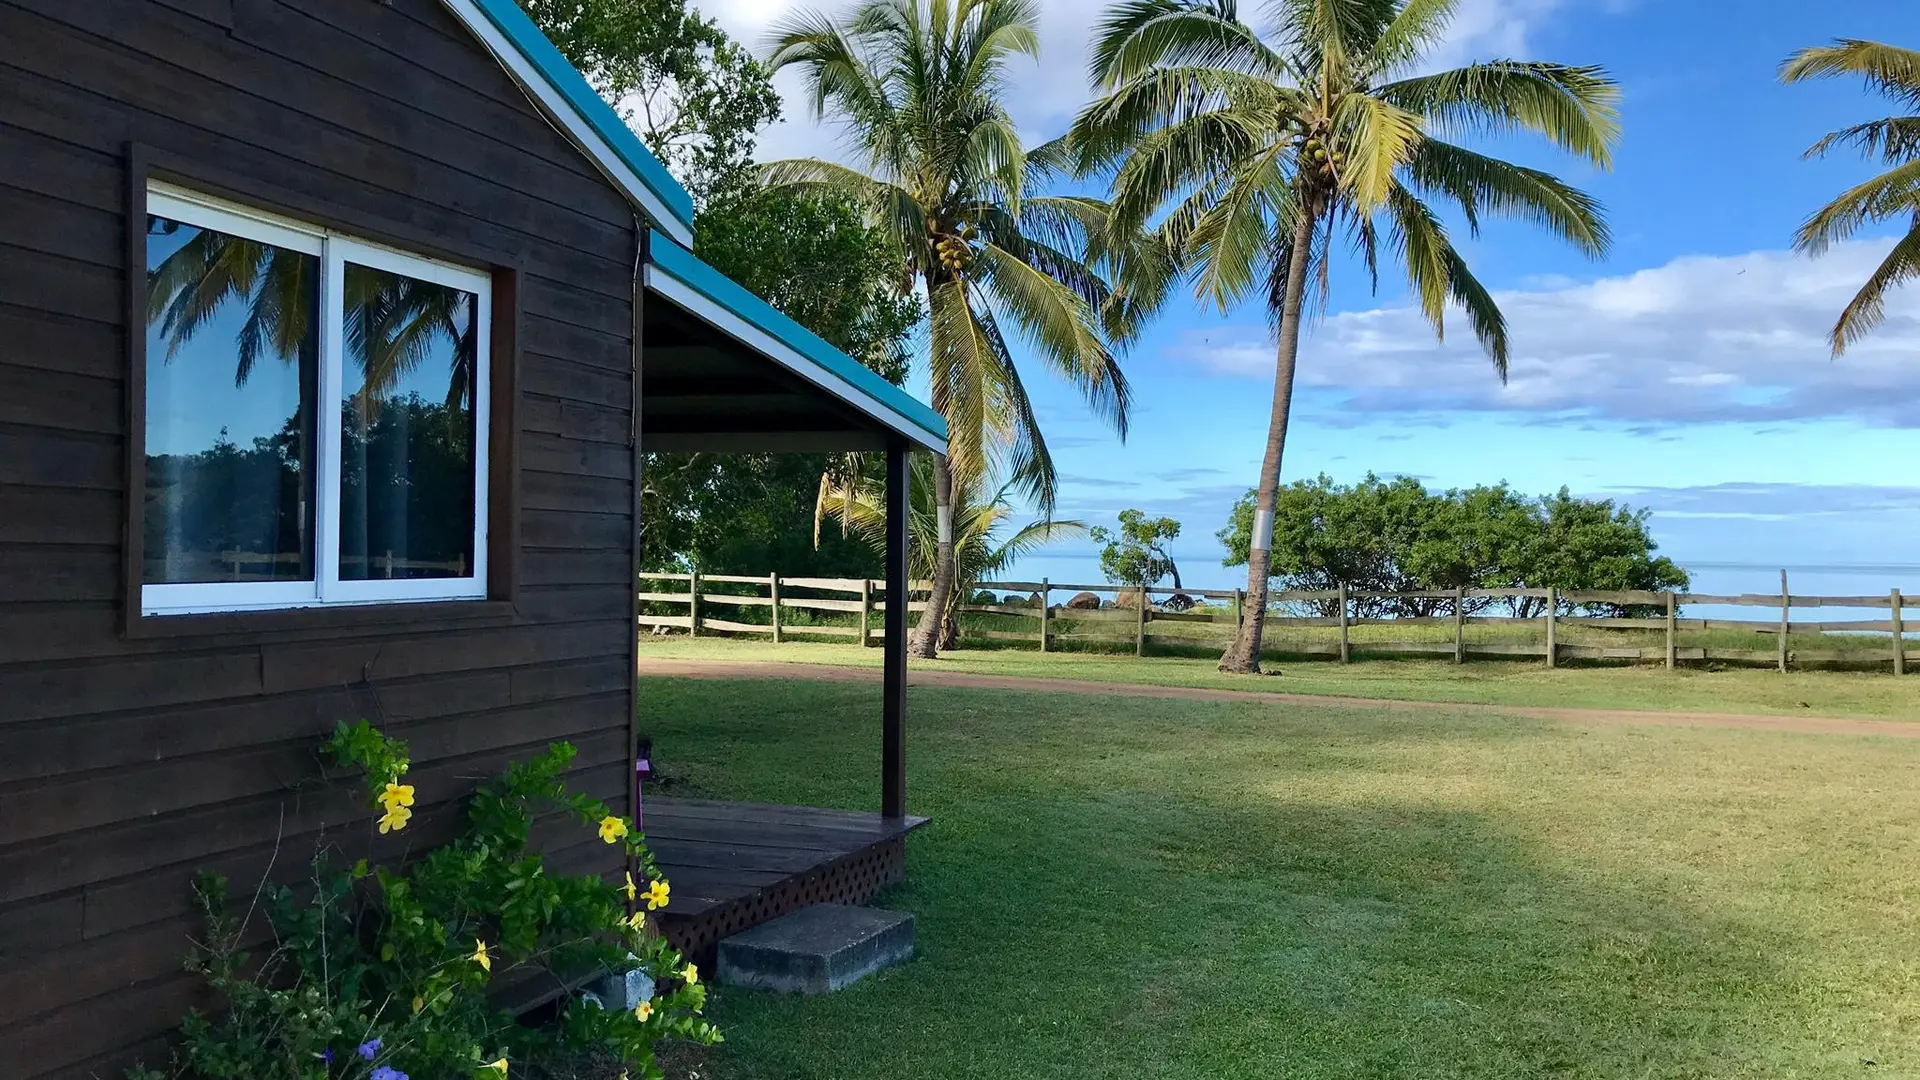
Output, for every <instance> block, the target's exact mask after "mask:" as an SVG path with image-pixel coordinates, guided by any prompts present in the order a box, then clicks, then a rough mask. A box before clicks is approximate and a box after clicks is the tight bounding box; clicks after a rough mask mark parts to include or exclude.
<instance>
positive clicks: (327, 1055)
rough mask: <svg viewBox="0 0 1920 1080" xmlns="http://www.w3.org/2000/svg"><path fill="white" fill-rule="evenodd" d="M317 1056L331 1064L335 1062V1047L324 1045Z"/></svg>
mask: <svg viewBox="0 0 1920 1080" xmlns="http://www.w3.org/2000/svg"><path fill="white" fill-rule="evenodd" d="M315 1056H316V1057H318V1058H319V1059H320V1060H321V1061H324V1062H326V1063H327V1064H329V1065H331V1064H333V1047H331V1046H328V1047H323V1048H321V1050H320V1053H319V1054H317V1055H315Z"/></svg>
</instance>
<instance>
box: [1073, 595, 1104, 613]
mask: <svg viewBox="0 0 1920 1080" xmlns="http://www.w3.org/2000/svg"><path fill="white" fill-rule="evenodd" d="M1067 607H1069V608H1071V609H1073V610H1074V611H1098V610H1100V598H1099V597H1098V596H1095V595H1094V594H1093V593H1090V592H1083V593H1075V594H1073V599H1071V600H1069V601H1067Z"/></svg>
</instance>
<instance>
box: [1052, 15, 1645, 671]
mask: <svg viewBox="0 0 1920 1080" xmlns="http://www.w3.org/2000/svg"><path fill="white" fill-rule="evenodd" d="M1458 7H1459V0H1272V2H1271V3H1269V4H1268V5H1267V13H1268V14H1269V15H1270V17H1271V21H1272V22H1273V23H1274V24H1275V26H1276V29H1275V32H1274V33H1273V34H1272V35H1270V36H1269V37H1266V38H1263V37H1261V36H1260V35H1258V34H1256V33H1255V32H1254V30H1252V29H1251V28H1250V27H1248V26H1247V25H1246V24H1245V23H1243V22H1241V21H1240V19H1239V15H1238V5H1237V4H1236V3H1235V2H1234V0H1121V2H1119V3H1117V4H1116V5H1115V6H1114V7H1112V8H1110V9H1109V11H1108V13H1107V15H1106V17H1105V18H1104V19H1103V20H1102V21H1101V23H1100V24H1099V26H1098V27H1097V28H1096V30H1095V41H1094V55H1093V61H1092V72H1091V73H1092V77H1093V80H1094V82H1095V84H1096V86H1098V87H1099V88H1100V89H1101V90H1102V91H1104V92H1105V94H1106V96H1105V97H1104V98H1103V99H1101V100H1099V101H1096V102H1095V103H1094V104H1092V105H1090V106H1088V108H1087V109H1086V110H1085V111H1084V112H1083V113H1082V114H1081V116H1080V117H1079V119H1078V120H1077V121H1076V123H1075V125H1074V131H1073V135H1072V142H1073V145H1074V148H1075V149H1076V151H1077V152H1078V158H1079V162H1078V164H1079V166H1080V167H1081V168H1082V169H1083V170H1085V171H1088V172H1095V171H1105V170H1112V172H1113V182H1114V206H1115V210H1116V213H1117V215H1118V217H1119V219H1120V220H1121V222H1122V223H1123V224H1124V223H1128V222H1137V221H1145V220H1148V219H1150V218H1154V217H1156V216H1157V217H1158V219H1159V220H1160V222H1161V225H1160V227H1161V230H1162V233H1163V235H1164V236H1165V238H1166V240H1167V241H1168V243H1169V244H1170V245H1171V246H1172V247H1174V248H1175V249H1177V250H1178V251H1180V252H1181V254H1182V255H1183V257H1184V258H1185V259H1186V260H1187V261H1188V262H1189V264H1190V265H1191V266H1192V267H1193V269H1194V272H1195V279H1196V287H1197V290H1198V293H1199V295H1200V296H1202V297H1203V298H1205V299H1208V300H1211V301H1212V302H1214V303H1215V304H1217V305H1218V306H1220V307H1221V308H1223V309H1224V308H1230V307H1233V306H1235V305H1237V304H1239V303H1240V302H1241V301H1243V300H1245V299H1247V298H1248V297H1249V296H1252V295H1257V296H1258V297H1259V299H1260V301H1261V302H1262V303H1263V304H1264V305H1265V307H1266V309H1267V312H1268V315H1269V317H1270V319H1271V320H1272V321H1273V323H1274V327H1275V333H1276V337H1277V339H1278V352H1277V356H1276V359H1275V365H1274V366H1275V379H1274V391H1273V407H1272V413H1271V420H1270V422H1269V425H1268V430H1267V445H1266V452H1265V455H1264V457H1263V459H1262V462H1261V468H1260V482H1259V486H1258V487H1257V488H1256V489H1255V490H1256V491H1257V492H1258V496H1257V498H1256V506H1255V511H1254V513H1255V520H1256V522H1258V523H1260V525H1261V527H1260V528H1259V529H1258V530H1257V532H1258V534H1259V535H1258V536H1256V537H1254V539H1255V540H1256V541H1257V542H1255V543H1253V545H1252V549H1251V552H1250V556H1249V560H1248V569H1247V592H1248V599H1249V601H1250V602H1251V605H1252V606H1251V607H1250V609H1249V610H1250V611H1251V612H1252V615H1251V617H1250V618H1248V619H1246V620H1245V622H1244V623H1243V625H1242V627H1241V631H1240V634H1239V635H1238V637H1237V639H1236V640H1235V642H1234V644H1233V646H1232V647H1231V648H1229V649H1228V650H1227V653H1226V655H1225V656H1223V657H1222V658H1221V661H1220V667H1221V670H1223V671H1239V672H1255V671H1258V670H1259V667H1260V640H1261V635H1262V632H1263V629H1264V612H1265V610H1266V604H1265V599H1266V591H1267V580H1268V565H1269V563H1270V561H1271V557H1272V543H1271V542H1270V540H1269V538H1268V536H1267V533H1268V532H1269V529H1268V527H1267V523H1269V522H1271V521H1272V520H1273V518H1272V513H1273V505H1274V499H1275V497H1276V495H1277V493H1278V491H1279V487H1280V466H1281V457H1282V454H1283V452H1284V450H1285V446H1286V435H1287V421H1288V415H1289V412H1290V411H1291V408H1292V399H1293V382H1294V365H1295V361H1296V359H1297V357H1298V354H1299V347H1300V331H1301V325H1302V314H1303V310H1304V309H1305V307H1306V305H1307V297H1308V284H1309V282H1316V283H1317V286H1316V288H1315V290H1314V291H1315V293H1316V294H1317V296H1318V297H1319V298H1320V299H1321V300H1322V301H1324V296H1325V294H1326V291H1327V281H1328V276H1329V263H1330V259H1331V248H1332V245H1333V240H1334V236H1335V234H1336V233H1340V232H1344V234H1345V235H1346V236H1347V238H1348V239H1349V240H1350V241H1351V243H1352V244H1353V246H1354V248H1355V250H1356V251H1357V252H1358V255H1359V258H1360V260H1361V262H1362V263H1364V264H1365V267H1366V269H1367V270H1368V271H1369V272H1370V273H1375V274H1376V275H1377V266H1378V257H1379V254H1380V251H1381V247H1382V245H1383V244H1384V245H1385V246H1386V248H1387V250H1388V253H1389V254H1390V256H1391V257H1392V258H1393V259H1394V260H1395V261H1396V262H1398V263H1400V264H1401V266H1402V268H1403V269H1404V271H1405V273H1406V276H1407V281H1408V284H1409V287H1410V288H1411V290H1412V292H1413V294H1414V296H1415V297H1416V298H1417V299H1418V301H1419V304H1420V308H1421V311H1422V312H1423V313H1424V314H1425V315H1426V317H1427V319H1428V321H1430V322H1431V323H1432V324H1433V326H1434V330H1435V332H1436V333H1440V332H1443V329H1444V320H1445V315H1446V311H1447V308H1448V307H1449V306H1454V307H1458V308H1460V309H1462V310H1463V311H1464V313H1465V315H1466V318H1467V322H1468V324H1469V325H1470V326H1471V327H1472V328H1473V330H1474V332H1475V334H1477V335H1478V337H1479V338H1480V341H1481V343H1482V344H1483V345H1484V346H1485V347H1486V350H1487V352H1488V353H1489V355H1490V356H1491V357H1492V359H1493V364H1494V368H1495V370H1496V371H1497V372H1498V373H1499V374H1500V375H1501V377H1502V378H1504V377H1505V373H1506V367H1507V357H1508V342H1507V329H1506V322H1505V319H1504V318H1503V316H1502V315H1501V313H1500V310H1499V308H1498V306H1497V305H1496V304H1495V302H1494V299H1493V296H1492V294H1491V293H1489V292H1488V291H1487V290H1486V288H1485V287H1484V286H1482V285H1481V284H1480V282H1479V281H1478V280H1476V279H1475V278H1474V276H1473V274H1472V272H1471V271H1470V270H1469V268H1468V266H1467V263H1466V259H1465V258H1464V257H1463V256H1462V255H1461V254H1460V252H1459V251H1458V250H1457V249H1456V248H1455V246H1454V244H1453V240H1452V238H1451V236H1450V235H1449V233H1448V230H1447V228H1446V226H1445V225H1444V224H1443V222H1442V219H1441V217H1440V214H1439V212H1438V211H1437V210H1436V209H1435V204H1436V203H1437V204H1443V205H1447V206H1451V207H1452V208H1453V209H1454V210H1456V211H1457V212H1458V214H1459V216H1460V218H1461V219H1462V220H1463V221H1464V222H1465V223H1466V225H1467V228H1468V230H1469V232H1474V231H1477V229H1478V227H1479V223H1480V220H1481V218H1482V217H1483V216H1500V217H1511V218H1517V219H1519V220H1522V221H1527V222H1531V223H1534V224H1537V225H1540V226H1542V227H1544V228H1546V229H1547V230H1549V231H1551V232H1553V233H1554V234H1556V235H1558V236H1560V237H1561V238H1563V239H1565V240H1567V241H1568V242H1570V243H1572V244H1573V245H1574V246H1576V247H1578V248H1579V249H1580V250H1582V251H1585V252H1587V253H1589V254H1592V255H1595V256H1598V255H1601V254H1604V253H1605V251H1606V250H1607V246H1608V232H1607V228H1606V225H1605V223H1604V222H1603V221H1602V218H1601V214H1600V209H1599V207H1598V205H1597V204H1596V203H1595V202H1594V201H1593V200H1592V199H1591V198H1589V197H1588V196H1586V195H1585V194H1583V193H1582V192H1580V191H1578V190H1576V189H1574V188H1572V187H1570V186H1568V185H1567V184H1565V183H1562V182H1561V181H1560V180H1558V179H1556V178H1555V177H1553V176H1551V175H1549V174H1547V173H1545V172H1541V171H1539V170H1537V169H1531V168H1525V167H1522V166H1518V165H1514V164H1511V163H1508V162H1505V161H1502V160H1500V159H1498V158H1494V157H1490V156H1487V155H1485V154H1482V153H1478V152H1475V151H1473V150H1470V149H1468V148H1466V147H1465V146H1462V145H1460V144H1459V143H1457V142H1453V141H1448V140H1449V139H1451V138H1454V137H1457V136H1459V135H1468V134H1476V133H1479V134H1489V135H1495V136H1503V135H1506V134H1509V133H1513V132H1526V133H1532V134H1537V135H1540V136H1543V137H1545V138H1546V139H1547V141H1548V142H1550V143H1552V144H1553V145H1555V146H1558V147H1560V148H1562V149H1565V150H1567V151H1570V152H1572V153H1573V154H1576V155H1578V156H1580V157H1583V158H1585V159H1587V160H1588V161H1590V162H1592V163H1594V164H1596V165H1601V166H1604V165H1606V164H1608V163H1609V161H1610V158H1611V148H1612V145H1613V143H1614V141H1615V139H1616V137H1617V133H1618V123H1617V117H1616V113H1615V110H1614V102H1615V100H1616V99H1617V96H1618V94H1617V90H1616V87H1615V84H1614V83H1613V82H1612V80H1610V79H1609V78H1607V76H1606V75H1605V73H1604V72H1602V71H1601V70H1600V69H1598V68H1593V67H1568V66H1564V65H1560V64H1548V63H1535V62H1523V61H1514V60H1501V61H1495V62H1491V63H1483V64H1473V65H1469V66H1467V67H1463V68H1459V69H1455V70H1450V71H1442V72H1437V73H1433V74H1418V73H1417V72H1418V70H1419V67H1420V64H1421V61H1422V59H1423V58H1424V57H1425V56H1426V55H1427V54H1428V53H1429V52H1430V51H1431V49H1432V47H1433V46H1434V45H1435V44H1436V43H1437V42H1438V41H1439V40H1440V39H1441V38H1442V36H1443V35H1444V34H1445V32H1446V30H1447V27H1448V26H1449V24H1450V22H1451V20H1452V18H1453V16H1454V14H1455V11H1456V9H1457V8H1458Z"/></svg>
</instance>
